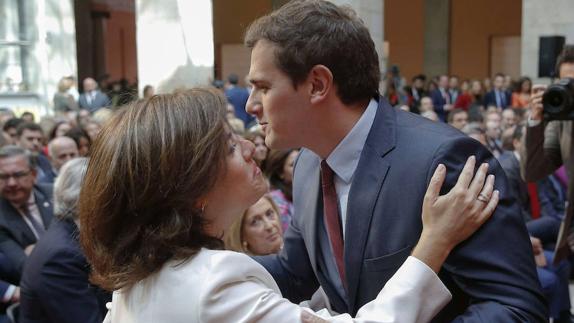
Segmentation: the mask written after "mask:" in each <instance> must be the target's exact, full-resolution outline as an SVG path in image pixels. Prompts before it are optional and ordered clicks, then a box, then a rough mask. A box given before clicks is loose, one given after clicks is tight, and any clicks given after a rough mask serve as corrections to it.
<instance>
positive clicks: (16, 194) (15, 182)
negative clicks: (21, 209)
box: [0, 156, 36, 205]
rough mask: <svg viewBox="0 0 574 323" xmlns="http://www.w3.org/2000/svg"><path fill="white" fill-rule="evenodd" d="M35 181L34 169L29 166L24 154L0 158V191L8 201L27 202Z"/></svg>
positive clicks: (18, 203) (17, 203)
mask: <svg viewBox="0 0 574 323" xmlns="http://www.w3.org/2000/svg"><path fill="white" fill-rule="evenodd" d="M35 182H36V170H34V169H32V168H31V167H30V165H29V164H28V160H27V158H26V156H12V157H7V158H0V191H1V192H2V197H3V198H5V199H6V200H8V201H9V202H10V203H12V204H15V205H21V204H23V203H25V202H27V201H28V199H29V198H30V194H31V193H32V189H33V187H34V183H35Z"/></svg>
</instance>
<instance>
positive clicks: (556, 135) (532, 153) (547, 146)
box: [520, 45, 574, 201]
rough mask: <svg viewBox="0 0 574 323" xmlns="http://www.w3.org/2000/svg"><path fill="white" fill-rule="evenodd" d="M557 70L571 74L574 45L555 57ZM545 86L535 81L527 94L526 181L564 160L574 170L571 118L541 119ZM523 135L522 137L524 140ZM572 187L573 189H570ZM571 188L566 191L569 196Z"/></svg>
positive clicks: (523, 158) (523, 163)
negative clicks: (528, 99) (530, 92)
mask: <svg viewBox="0 0 574 323" xmlns="http://www.w3.org/2000/svg"><path fill="white" fill-rule="evenodd" d="M556 71H557V72H558V75H559V77H560V78H561V79H563V78H574V46H573V45H568V46H565V47H564V49H563V50H562V53H560V55H559V56H558V58H557V61H556ZM545 89H546V86H544V85H536V86H534V87H533V89H532V92H533V93H532V96H531V98H530V117H529V119H528V130H527V132H526V136H524V139H525V144H524V145H522V147H524V148H523V149H522V150H521V154H520V156H521V158H520V165H521V170H522V176H523V177H524V179H525V180H526V181H527V182H534V181H538V180H540V179H543V178H545V177H546V176H548V175H550V174H552V173H553V172H554V171H556V169H558V168H559V167H560V166H562V165H563V164H564V165H565V166H566V170H567V172H568V176H571V174H570V173H571V172H572V170H574V160H573V159H572V157H571V155H570V154H571V150H572V149H571V144H572V136H573V135H574V134H573V133H572V121H571V120H559V121H558V120H555V121H550V122H544V111H543V104H542V97H543V94H544V90H545ZM524 139H523V140H524ZM570 191H572V190H570ZM571 196H572V192H569V196H568V197H569V199H568V200H571V201H572V200H574V199H571V198H570V197H571Z"/></svg>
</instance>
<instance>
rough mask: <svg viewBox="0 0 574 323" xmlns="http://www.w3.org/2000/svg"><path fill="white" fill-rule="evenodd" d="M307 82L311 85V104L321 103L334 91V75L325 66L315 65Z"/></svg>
mask: <svg viewBox="0 0 574 323" xmlns="http://www.w3.org/2000/svg"><path fill="white" fill-rule="evenodd" d="M307 82H308V84H310V87H309V88H310V96H311V103H319V102H321V101H323V100H325V98H326V97H327V96H328V95H329V93H330V92H331V91H332V89H333V74H332V73H331V70H329V69H328V68H327V67H326V66H325V65H315V66H313V67H312V68H311V71H309V76H308V78H307Z"/></svg>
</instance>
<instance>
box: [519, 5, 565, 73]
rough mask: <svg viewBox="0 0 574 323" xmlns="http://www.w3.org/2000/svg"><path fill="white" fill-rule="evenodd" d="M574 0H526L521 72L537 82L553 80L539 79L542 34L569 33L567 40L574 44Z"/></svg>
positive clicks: (560, 34)
mask: <svg viewBox="0 0 574 323" xmlns="http://www.w3.org/2000/svg"><path fill="white" fill-rule="evenodd" d="M572 13H574V1H572V0H553V1H551V3H550V4H549V3H548V2H547V1H539V0H522V61H521V74H522V75H525V76H529V77H531V78H532V79H533V81H534V83H549V82H550V79H548V78H544V79H538V51H539V48H540V46H539V45H540V41H539V37H541V36H565V37H566V44H574V20H573V19H572Z"/></svg>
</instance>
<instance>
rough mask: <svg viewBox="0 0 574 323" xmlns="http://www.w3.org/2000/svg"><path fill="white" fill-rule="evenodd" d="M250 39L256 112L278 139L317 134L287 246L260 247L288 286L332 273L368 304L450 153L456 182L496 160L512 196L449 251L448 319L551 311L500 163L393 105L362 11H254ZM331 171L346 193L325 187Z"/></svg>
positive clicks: (500, 184)
mask: <svg viewBox="0 0 574 323" xmlns="http://www.w3.org/2000/svg"><path fill="white" fill-rule="evenodd" d="M317 35H330V36H329V37H317ZM245 43H246V45H247V46H248V47H250V48H252V52H251V67H250V71H249V79H250V82H251V83H252V84H253V91H252V93H251V96H250V99H249V101H248V104H247V110H248V112H250V113H252V114H254V115H255V116H256V117H257V119H258V121H259V123H260V124H261V126H262V128H263V131H265V133H266V138H265V141H266V143H267V145H268V146H270V147H272V148H276V149H282V148H287V147H304V149H302V151H301V153H300V155H299V158H298V161H297V163H296V166H295V173H294V181H293V185H294V187H293V201H294V208H295V213H294V216H293V220H292V223H291V225H290V226H289V229H288V230H287V232H286V233H285V243H284V246H283V249H282V251H281V252H280V253H279V254H278V255H272V256H268V257H263V258H258V260H259V261H260V263H261V264H262V265H264V266H265V268H266V269H267V270H268V271H269V272H270V273H271V274H272V275H273V277H274V279H275V280H276V282H277V284H278V286H279V288H280V289H281V292H282V294H283V296H285V297H287V298H289V299H290V300H292V301H294V302H299V301H302V300H306V299H309V298H310V296H311V295H312V294H313V292H315V290H316V289H317V288H318V287H319V286H321V287H323V289H324V291H325V293H326V294H327V296H328V298H329V301H330V304H331V307H332V308H333V310H335V311H336V312H341V313H343V312H347V313H350V314H351V315H355V314H356V313H357V311H358V309H359V308H360V306H362V305H364V304H366V303H367V302H369V301H371V300H373V299H374V298H375V296H376V295H377V294H378V293H379V291H380V289H381V288H382V287H383V286H384V284H385V283H386V282H387V280H388V279H389V278H390V277H391V276H392V275H393V274H394V273H395V272H396V271H397V270H398V268H399V266H400V265H401V264H402V263H403V262H404V261H405V259H406V258H407V257H408V256H409V255H410V254H411V251H412V249H413V248H414V246H415V244H416V242H417V241H418V239H419V236H420V234H421V231H422V223H421V208H422V203H423V197H424V194H425V191H426V188H427V186H428V182H429V180H430V178H431V176H432V174H433V172H434V170H435V169H436V167H437V165H438V164H441V163H442V164H444V165H446V168H447V169H448V174H447V179H446V181H445V184H444V186H443V189H444V191H448V190H450V189H451V188H452V187H453V186H454V184H455V180H456V178H457V175H458V173H459V172H460V170H461V169H462V167H463V165H464V164H465V161H466V160H467V158H468V157H469V156H471V155H474V156H476V160H477V162H478V164H477V165H479V164H480V163H488V164H489V166H490V168H489V170H490V172H491V173H492V174H494V175H495V176H496V184H495V186H496V187H497V188H498V189H499V190H500V193H501V195H500V197H501V199H500V203H499V205H498V208H497V211H496V212H495V214H494V215H493V216H492V218H491V219H490V220H489V221H488V222H487V223H486V224H485V225H484V226H483V227H482V228H481V230H479V231H478V232H477V233H476V234H475V235H474V236H473V237H471V238H470V239H469V240H467V241H465V242H464V243H463V244H461V245H459V246H458V247H457V248H455V249H454V250H452V253H451V254H450V256H449V257H448V259H447V260H446V262H445V264H444V266H443V268H442V270H441V272H440V274H439V276H440V277H441V279H442V280H443V282H444V283H445V284H446V285H447V287H448V288H449V290H450V291H451V292H452V294H453V300H452V302H451V303H450V304H448V305H447V306H446V307H445V308H444V309H443V310H442V311H441V313H439V314H438V316H437V317H436V318H435V320H436V321H437V322H448V321H452V320H457V321H465V322H479V321H480V322H518V321H530V322H542V321H544V320H546V318H547V308H546V304H545V300H544V297H543V295H542V294H541V292H540V284H539V283H538V280H537V276H536V270H535V264H534V256H533V252H532V248H531V245H530V241H529V238H528V234H527V232H526V228H525V225H524V222H523V220H522V219H521V217H520V216H519V214H518V208H517V205H516V203H515V202H514V201H513V200H512V199H510V198H509V196H508V189H507V187H506V186H507V184H506V179H505V176H504V173H503V171H502V169H501V167H500V165H499V164H498V162H497V161H496V160H495V159H494V158H493V157H492V155H491V154H490V153H489V152H488V151H487V150H486V149H485V148H484V147H483V146H482V145H481V144H480V143H478V142H477V141H475V140H473V139H470V138H468V137H466V136H465V135H463V134H462V133H461V132H459V131H458V130H456V129H453V128H452V127H449V126H447V125H444V124H440V123H434V122H431V121H428V120H426V119H424V118H421V117H419V116H416V115H414V114H411V113H406V112H403V111H399V110H396V109H393V108H392V107H391V106H390V105H389V104H388V103H387V101H385V99H384V98H381V97H379V96H378V95H377V92H378V91H377V90H378V86H379V80H380V73H379V65H378V57H377V54H376V51H375V46H374V43H373V41H372V39H371V38H370V35H369V32H368V30H367V28H366V27H365V26H364V25H363V24H362V22H361V21H360V20H359V19H358V18H357V17H356V15H355V14H354V13H350V12H349V11H346V10H344V9H342V8H340V7H337V6H336V5H334V4H332V3H330V2H327V1H292V2H289V3H288V4H286V5H285V6H283V7H281V8H280V9H279V10H278V11H276V12H274V13H272V14H271V15H269V16H265V17H262V18H260V19H259V20H257V21H256V22H254V23H253V24H252V25H251V27H250V28H249V30H248V31H247V33H246V38H245ZM341 48H345V49H346V50H341ZM349 62H353V64H350V63H349ZM330 174H332V176H333V183H334V184H333V185H331V187H330V188H329V190H328V191H330V192H331V193H332V191H333V190H332V188H333V187H332V186H334V191H335V193H336V197H332V199H336V202H337V203H336V204H337V205H336V206H333V205H332V199H331V200H329V199H327V198H325V197H323V190H322V189H321V182H323V180H322V179H321V177H325V178H326V177H328V176H330ZM329 183H331V181H328V180H326V181H325V182H324V183H323V185H330V184H329ZM326 191H327V190H326ZM324 198H325V200H327V202H328V203H329V205H330V207H324V206H323V199H324ZM324 209H328V210H326V211H325V212H324ZM329 210H330V211H329ZM333 210H336V211H335V212H333ZM333 213H337V214H333ZM337 222H339V223H340V225H333V223H335V224H336V223H337ZM510 245H511V246H512V248H508V246H510ZM406 310H408V309H406Z"/></svg>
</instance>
